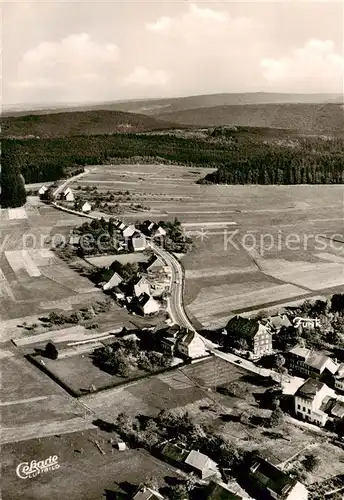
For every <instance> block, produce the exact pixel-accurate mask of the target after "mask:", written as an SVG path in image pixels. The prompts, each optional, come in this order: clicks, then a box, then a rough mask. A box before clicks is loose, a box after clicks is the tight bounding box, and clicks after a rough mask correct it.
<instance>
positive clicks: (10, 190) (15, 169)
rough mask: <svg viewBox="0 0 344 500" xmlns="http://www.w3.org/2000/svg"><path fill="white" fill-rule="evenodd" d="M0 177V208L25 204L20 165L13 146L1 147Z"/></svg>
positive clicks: (23, 183) (23, 182)
mask: <svg viewBox="0 0 344 500" xmlns="http://www.w3.org/2000/svg"><path fill="white" fill-rule="evenodd" d="M0 176H1V195H0V206H1V207H2V208H10V207H12V208H16V207H21V206H23V205H24V204H25V202H26V191H25V181H24V178H23V176H22V175H21V171H20V163H19V162H18V158H17V157H16V155H15V148H14V146H13V144H10V145H9V146H8V147H7V148H6V147H5V148H3V147H2V152H1V167H0Z"/></svg>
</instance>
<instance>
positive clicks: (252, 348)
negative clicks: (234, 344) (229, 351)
mask: <svg viewBox="0 0 344 500" xmlns="http://www.w3.org/2000/svg"><path fill="white" fill-rule="evenodd" d="M225 333H226V335H228V337H229V338H230V339H233V340H239V339H242V340H246V342H247V345H248V351H249V354H250V356H251V357H252V358H259V357H261V356H264V355H266V354H270V353H271V352H272V335H271V332H270V328H269V327H268V325H266V324H265V325H264V324H263V323H262V322H260V321H259V320H257V319H249V318H243V317H242V316H235V317H234V318H232V319H230V320H229V322H228V323H227V326H226V328H225Z"/></svg>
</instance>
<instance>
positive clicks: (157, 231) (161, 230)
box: [152, 226, 166, 238]
mask: <svg viewBox="0 0 344 500" xmlns="http://www.w3.org/2000/svg"><path fill="white" fill-rule="evenodd" d="M159 236H166V231H165V229H164V228H163V227H161V226H157V227H155V228H154V230H153V232H152V238H159Z"/></svg>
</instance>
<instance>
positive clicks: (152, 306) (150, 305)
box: [137, 293, 160, 316]
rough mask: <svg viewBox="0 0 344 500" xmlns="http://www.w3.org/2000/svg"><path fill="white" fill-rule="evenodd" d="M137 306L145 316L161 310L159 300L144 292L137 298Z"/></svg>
mask: <svg viewBox="0 0 344 500" xmlns="http://www.w3.org/2000/svg"><path fill="white" fill-rule="evenodd" d="M137 307H138V309H139V311H140V312H141V313H142V314H143V315H144V316H147V315H149V314H155V313H157V312H159V310H160V304H159V302H158V301H156V300H155V299H153V297H151V296H150V295H149V294H147V293H142V294H141V295H140V297H139V298H138V300H137Z"/></svg>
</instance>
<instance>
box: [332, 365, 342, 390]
mask: <svg viewBox="0 0 344 500" xmlns="http://www.w3.org/2000/svg"><path fill="white" fill-rule="evenodd" d="M334 387H335V389H336V390H338V391H341V392H344V363H341V364H340V365H339V367H338V370H337V372H336V374H335V376H334Z"/></svg>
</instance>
